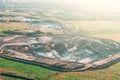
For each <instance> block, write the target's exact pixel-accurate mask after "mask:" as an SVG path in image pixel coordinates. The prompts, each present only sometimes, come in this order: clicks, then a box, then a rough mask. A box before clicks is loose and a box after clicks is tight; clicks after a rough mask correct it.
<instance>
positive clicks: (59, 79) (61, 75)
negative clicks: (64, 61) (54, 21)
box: [0, 58, 120, 80]
mask: <svg viewBox="0 0 120 80" xmlns="http://www.w3.org/2000/svg"><path fill="white" fill-rule="evenodd" d="M119 66H120V63H117V64H115V65H113V66H111V67H109V68H106V69H102V70H93V71H85V72H57V71H52V70H48V69H45V68H42V67H39V66H33V65H28V64H24V63H19V62H15V61H9V60H6V59H2V58H0V67H1V68H2V69H3V70H4V73H12V74H14V75H17V76H23V77H27V78H32V79H35V80H119V79H120V76H119V75H120V68H119ZM4 79H5V80H17V79H15V78H7V77H5V78H4Z"/></svg>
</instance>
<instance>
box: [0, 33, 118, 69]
mask: <svg viewBox="0 0 120 80" xmlns="http://www.w3.org/2000/svg"><path fill="white" fill-rule="evenodd" d="M0 41H1V42H0V46H1V47H0V50H1V53H2V54H1V57H4V58H7V59H12V60H17V61H20V62H25V63H30V64H35V65H40V66H43V67H46V68H50V69H54V70H59V71H83V70H86V69H90V68H98V67H100V68H102V67H107V66H110V65H112V64H114V63H116V62H118V61H119V59H120V54H119V52H120V44H119V43H117V42H115V41H113V40H107V39H98V38H88V37H81V36H75V35H70V34H69V35H68V34H53V35H44V36H39V37H28V36H26V35H16V36H11V37H4V38H1V40H0Z"/></svg>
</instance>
